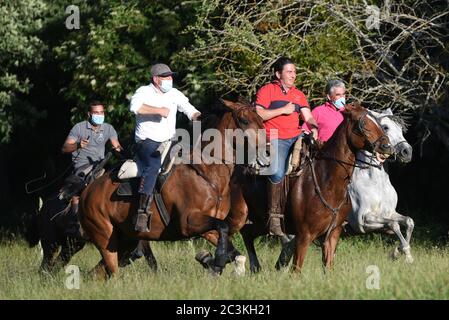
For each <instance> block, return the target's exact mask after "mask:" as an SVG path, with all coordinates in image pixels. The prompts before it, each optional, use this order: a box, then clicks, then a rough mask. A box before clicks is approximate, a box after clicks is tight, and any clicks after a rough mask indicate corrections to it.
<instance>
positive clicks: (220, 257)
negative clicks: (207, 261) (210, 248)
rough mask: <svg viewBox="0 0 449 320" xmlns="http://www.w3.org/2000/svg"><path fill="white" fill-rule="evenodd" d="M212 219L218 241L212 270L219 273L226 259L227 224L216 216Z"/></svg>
mask: <svg viewBox="0 0 449 320" xmlns="http://www.w3.org/2000/svg"><path fill="white" fill-rule="evenodd" d="M212 219H213V221H214V225H215V229H216V230H217V231H218V243H217V249H216V250H215V260H214V265H213V270H214V271H215V272H216V273H218V274H221V272H222V271H223V269H224V267H225V266H226V263H227V261H228V243H229V226H228V224H227V223H226V222H225V221H223V220H219V219H216V218H212Z"/></svg>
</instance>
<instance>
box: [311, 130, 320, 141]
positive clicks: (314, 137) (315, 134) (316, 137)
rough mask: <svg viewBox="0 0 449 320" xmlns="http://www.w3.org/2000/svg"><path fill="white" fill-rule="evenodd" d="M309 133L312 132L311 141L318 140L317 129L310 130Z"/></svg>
mask: <svg viewBox="0 0 449 320" xmlns="http://www.w3.org/2000/svg"><path fill="white" fill-rule="evenodd" d="M311 131H312V135H313V139H315V140H318V129H317V128H312V130H311Z"/></svg>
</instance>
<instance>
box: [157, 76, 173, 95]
mask: <svg viewBox="0 0 449 320" xmlns="http://www.w3.org/2000/svg"><path fill="white" fill-rule="evenodd" d="M159 88H160V89H161V91H162V92H163V93H166V92H168V91H170V90H171V89H172V88H173V80H171V79H169V80H161V85H160V86H159Z"/></svg>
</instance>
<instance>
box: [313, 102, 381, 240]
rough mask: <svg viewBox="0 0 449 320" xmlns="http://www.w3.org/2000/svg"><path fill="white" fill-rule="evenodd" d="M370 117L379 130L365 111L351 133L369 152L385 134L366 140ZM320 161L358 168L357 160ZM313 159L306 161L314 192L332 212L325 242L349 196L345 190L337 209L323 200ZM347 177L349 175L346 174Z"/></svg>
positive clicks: (330, 158) (332, 158)
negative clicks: (360, 137) (358, 136)
mask: <svg viewBox="0 0 449 320" xmlns="http://www.w3.org/2000/svg"><path fill="white" fill-rule="evenodd" d="M368 115H371V118H372V119H374V121H375V122H376V124H377V125H378V126H379V128H381V126H380V124H379V122H378V121H377V119H376V117H374V116H373V115H372V114H370V113H369V111H368V110H367V111H365V112H364V114H363V115H362V116H361V117H360V119H359V120H358V121H357V127H356V129H355V130H353V132H354V133H355V134H357V135H360V136H363V137H364V138H365V142H367V143H368V145H369V146H370V148H371V150H374V148H375V145H376V144H377V143H378V142H379V140H380V139H382V138H384V136H385V134H383V135H381V136H380V137H379V138H377V139H376V140H375V141H374V142H371V141H370V140H369V138H368V135H367V134H366V129H365V121H366V120H365V118H366V117H367V116H368ZM320 159H325V160H326V159H327V160H334V161H337V162H338V163H339V164H347V165H350V166H353V167H359V165H357V159H356V160H355V161H354V163H348V162H346V161H343V160H339V159H337V158H335V157H320ZM313 160H314V159H313V157H311V158H310V161H308V163H309V166H310V169H311V172H312V179H313V183H314V186H315V192H316V193H317V194H318V197H319V198H320V201H321V203H322V204H323V205H324V206H325V207H326V208H327V209H329V210H330V211H331V212H332V220H331V223H330V224H329V226H328V227H327V229H326V233H325V237H324V241H326V240H327V239H328V238H329V235H330V233H331V231H332V230H333V229H334V228H335V226H336V224H337V215H338V212H339V211H340V210H341V208H342V207H343V206H344V205H345V203H347V201H348V200H349V194H348V189H347V188H346V190H345V195H344V197H343V200H342V201H341V202H340V203H339V204H338V206H337V207H332V206H331V205H330V204H329V203H328V202H327V201H326V199H325V198H324V196H323V194H322V192H321V188H320V186H319V184H318V179H317V177H316V172H315V167H314V165H313V162H314V161H313ZM367 164H368V165H371V166H375V165H374V164H371V163H367ZM348 176H349V174H348Z"/></svg>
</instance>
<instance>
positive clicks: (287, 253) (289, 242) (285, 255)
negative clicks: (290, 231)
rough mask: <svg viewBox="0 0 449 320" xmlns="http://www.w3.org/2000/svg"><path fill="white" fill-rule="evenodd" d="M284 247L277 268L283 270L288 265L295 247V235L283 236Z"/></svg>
mask: <svg viewBox="0 0 449 320" xmlns="http://www.w3.org/2000/svg"><path fill="white" fill-rule="evenodd" d="M281 242H282V249H281V253H280V254H279V258H278V260H277V261H276V270H278V271H279V270H281V269H282V268H285V267H287V266H288V264H289V262H290V260H291V258H292V256H293V253H294V248H295V236H294V235H286V236H284V237H282V238H281Z"/></svg>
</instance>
